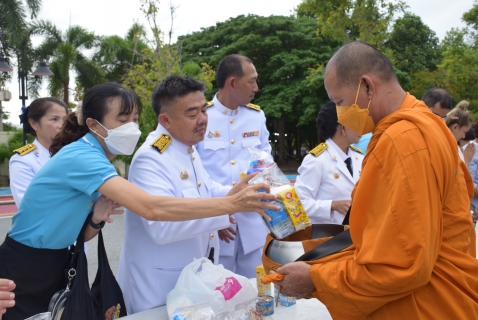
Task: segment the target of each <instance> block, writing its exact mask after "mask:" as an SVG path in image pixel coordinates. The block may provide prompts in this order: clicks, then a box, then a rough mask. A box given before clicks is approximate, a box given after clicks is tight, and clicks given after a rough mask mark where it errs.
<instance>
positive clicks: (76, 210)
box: [0, 83, 278, 320]
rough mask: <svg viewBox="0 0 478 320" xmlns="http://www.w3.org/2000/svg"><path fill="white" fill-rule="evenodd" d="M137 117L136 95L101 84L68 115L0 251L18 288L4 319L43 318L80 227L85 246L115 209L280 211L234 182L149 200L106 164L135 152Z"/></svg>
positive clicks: (174, 217)
mask: <svg viewBox="0 0 478 320" xmlns="http://www.w3.org/2000/svg"><path fill="white" fill-rule="evenodd" d="M139 111H140V102H139V99H138V97H137V96H136V94H134V93H133V92H132V91H130V90H128V89H126V88H123V87H122V86H120V85H119V84H115V83H106V84H102V85H98V86H95V87H93V88H91V89H90V90H88V92H87V93H86V95H85V97H84V99H83V107H82V110H80V111H79V112H78V115H75V114H70V115H69V116H68V118H67V120H66V122H65V124H64V126H63V128H62V131H61V132H60V133H59V134H58V135H57V136H56V137H55V138H54V140H53V143H52V145H51V147H50V151H51V153H52V154H53V157H52V159H51V160H50V161H48V162H47V163H46V164H45V165H44V166H43V168H42V169H41V170H40V171H39V172H38V173H37V174H36V175H35V177H34V178H33V180H32V182H31V183H30V185H29V186H28V188H27V190H26V192H25V195H24V197H23V200H22V203H21V205H20V208H19V211H18V213H17V214H16V215H15V216H14V217H13V224H12V227H11V229H10V230H9V232H8V235H7V237H6V239H5V242H4V243H3V244H2V245H1V246H0V261H2V263H0V278H5V279H11V280H13V281H14V282H15V284H16V288H15V289H14V291H13V292H14V293H15V300H16V304H15V306H14V307H13V308H11V309H8V310H7V312H6V313H5V314H4V315H3V317H4V318H3V319H4V320H11V319H25V318H27V317H30V316H32V315H34V314H37V313H41V312H45V311H46V310H47V309H48V303H49V301H50V298H51V296H52V295H53V294H54V293H55V292H56V291H58V290H61V289H64V288H65V286H66V283H65V278H64V273H63V270H64V268H65V267H66V266H67V264H68V262H69V261H68V250H67V247H68V246H69V245H71V244H72V243H73V242H74V241H75V240H76V238H77V237H78V234H79V232H80V230H81V228H82V226H83V225H84V224H85V223H87V225H88V226H87V228H86V230H85V234H84V237H85V240H86V241H87V240H89V239H91V238H93V237H94V236H95V235H96V234H97V233H98V232H99V229H100V228H102V227H103V225H104V223H105V221H108V222H112V220H111V219H110V217H109V216H110V215H111V214H115V213H122V210H118V209H117V208H118V206H120V205H122V206H125V207H126V208H128V209H130V210H131V211H133V212H136V213H137V214H139V215H141V216H143V217H145V218H146V219H148V220H170V221H181V220H192V219H199V218H205V217H211V216H218V215H223V214H232V213H235V212H247V211H255V212H258V213H260V214H262V215H265V213H264V211H263V209H265V208H267V209H273V210H277V209H278V208H277V207H276V206H273V205H271V204H268V203H266V202H261V201H260V200H261V199H268V200H272V199H274V196H272V195H270V194H263V193H257V192H256V191H257V190H259V189H261V188H266V190H268V187H267V186H266V185H265V184H260V185H255V186H250V187H247V185H246V184H245V183H241V184H238V185H237V186H236V187H234V188H233V192H231V193H230V194H233V195H231V196H229V197H225V198H212V199H194V198H189V199H187V198H180V199H179V198H174V197H164V196H152V195H149V194H147V193H146V192H144V191H143V190H141V189H140V188H138V187H137V186H135V185H133V184H131V183H129V182H128V181H127V180H125V179H123V178H121V177H119V176H118V174H117V173H116V170H115V168H114V166H113V165H112V164H111V162H110V161H111V160H112V159H113V158H114V157H115V155H117V154H131V153H132V152H133V151H134V148H135V146H136V143H137V141H138V138H139V135H140V133H141V132H140V131H139V130H138V126H137V122H138V116H139ZM236 192H237V193H236ZM100 194H101V195H100ZM106 198H108V199H110V201H106ZM98 199H103V201H98ZM98 206H101V208H97V207H98ZM93 207H95V210H94V211H93Z"/></svg>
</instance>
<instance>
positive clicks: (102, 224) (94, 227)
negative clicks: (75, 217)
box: [88, 213, 105, 230]
mask: <svg viewBox="0 0 478 320" xmlns="http://www.w3.org/2000/svg"><path fill="white" fill-rule="evenodd" d="M92 218H93V213H90V214H89V215H88V224H89V225H90V227H92V228H93V229H96V230H99V229H102V228H103V227H104V226H105V222H104V221H101V223H100V224H96V223H94V222H93V220H92Z"/></svg>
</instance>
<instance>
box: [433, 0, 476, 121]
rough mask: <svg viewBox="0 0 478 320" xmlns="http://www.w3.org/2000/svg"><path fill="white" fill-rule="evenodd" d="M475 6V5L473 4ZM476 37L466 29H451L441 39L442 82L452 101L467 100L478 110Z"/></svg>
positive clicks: (472, 107)
mask: <svg viewBox="0 0 478 320" xmlns="http://www.w3.org/2000/svg"><path fill="white" fill-rule="evenodd" d="M475 6H476V5H475ZM476 41H477V40H476V38H475V37H474V35H473V33H471V32H470V31H469V30H467V29H461V30H459V29H452V30H450V31H449V32H448V33H447V35H446V37H445V39H444V40H443V43H442V47H443V62H442V64H441V65H440V66H439V69H440V70H442V71H444V77H443V82H445V83H446V88H447V90H448V91H450V93H451V94H452V97H453V98H454V99H453V100H454V102H458V101H459V100H468V101H469V102H470V109H471V110H472V111H473V112H477V111H478V105H476V103H477V102H478V72H477V71H478V50H477V49H478V48H477V46H476V45H475V43H476Z"/></svg>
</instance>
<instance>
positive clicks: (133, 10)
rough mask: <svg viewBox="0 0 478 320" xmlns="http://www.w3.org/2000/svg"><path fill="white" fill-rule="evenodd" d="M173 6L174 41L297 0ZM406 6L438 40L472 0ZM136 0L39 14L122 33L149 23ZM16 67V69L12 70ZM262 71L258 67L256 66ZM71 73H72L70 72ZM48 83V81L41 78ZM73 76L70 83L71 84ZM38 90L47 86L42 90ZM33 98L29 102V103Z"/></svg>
mask: <svg viewBox="0 0 478 320" xmlns="http://www.w3.org/2000/svg"><path fill="white" fill-rule="evenodd" d="M172 1H173V4H174V6H177V7H178V8H177V9H176V13H175V20H174V29H173V32H174V33H173V42H174V41H175V40H176V39H177V37H178V36H180V35H184V34H187V33H191V32H194V31H199V30H200V29H201V28H202V27H209V26H212V25H215V24H216V22H222V21H225V20H227V19H229V18H231V17H235V16H238V15H240V14H245V15H247V14H257V15H262V16H270V15H285V16H288V15H291V14H292V12H293V9H294V8H295V7H296V6H297V5H298V4H299V3H300V2H301V0H288V1H284V0H282V1H281V0H241V1H231V0H202V1H198V0H172ZM406 2H407V3H408V5H409V9H408V10H409V11H411V12H412V13H414V14H416V15H418V16H420V17H421V18H422V21H423V22H424V23H425V24H427V25H428V26H429V27H430V28H431V29H432V30H433V31H435V32H436V34H437V36H438V37H439V38H440V40H442V39H443V38H444V36H445V34H446V32H447V31H448V30H450V29H451V28H454V27H455V28H456V27H463V26H464V24H463V22H462V21H461V17H462V15H463V13H464V12H465V11H467V10H469V9H470V8H471V7H472V5H473V3H472V1H471V0H455V1H448V0H447V1H445V0H407V1H406ZM140 5H141V4H140V1H139V0H81V1H79V0H76V1H75V0H43V1H42V10H41V12H40V14H39V18H40V19H44V20H49V21H51V22H52V23H53V24H55V25H56V26H57V27H58V28H60V29H61V30H63V31H64V30H66V29H67V28H68V26H70V25H80V26H82V27H85V28H87V29H88V30H90V31H94V32H95V33H96V34H98V35H119V36H124V35H125V34H126V31H127V30H128V28H129V27H130V26H131V25H132V24H133V22H134V21H138V22H139V23H142V24H144V25H145V26H146V25H147V22H146V20H145V18H144V15H143V14H142V13H141V11H140V10H139V9H140ZM168 5H169V0H164V1H162V2H161V4H160V12H159V19H158V21H159V22H160V27H161V29H162V30H164V31H165V32H167V31H168V30H169V28H170V24H171V18H170V13H169V9H168ZM39 43H41V38H36V39H34V45H35V46H36V45H38V44H39ZM16 72H17V70H14V73H16ZM259 72H260V70H259ZM72 78H73V77H72ZM45 82H46V81H45ZM74 86H75V84H74V79H72V80H71V82H70V88H74ZM6 87H7V89H8V90H9V91H11V92H12V100H10V101H9V102H3V108H4V110H6V111H9V112H10V119H9V120H8V121H10V122H12V123H13V124H19V118H18V114H19V113H20V110H21V100H19V99H18V96H19V94H18V81H17V79H16V77H15V78H14V79H13V80H12V81H11V82H10V83H7V84H6ZM41 94H42V95H46V94H47V91H46V90H42V92H41ZM30 101H31V100H29V101H27V105H29V103H30Z"/></svg>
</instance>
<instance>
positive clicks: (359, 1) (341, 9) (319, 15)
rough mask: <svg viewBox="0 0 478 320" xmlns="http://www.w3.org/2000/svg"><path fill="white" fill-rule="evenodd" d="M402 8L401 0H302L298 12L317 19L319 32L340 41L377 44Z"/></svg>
mask: <svg viewBox="0 0 478 320" xmlns="http://www.w3.org/2000/svg"><path fill="white" fill-rule="evenodd" d="M405 8H406V4H405V2H404V1H402V0H397V1H393V0H355V1H353V0H304V1H303V2H302V3H301V4H300V5H299V6H298V7H297V15H298V16H299V17H310V18H315V19H317V21H318V22H319V26H318V32H319V34H322V35H325V36H331V37H332V38H334V39H336V40H338V41H340V42H342V43H347V42H350V41H355V40H361V41H364V42H367V43H369V44H371V45H373V46H375V47H377V48H380V47H381V46H382V45H383V43H384V42H385V40H386V39H387V38H388V30H389V28H390V27H391V24H392V22H393V19H394V17H395V15H396V14H397V13H400V12H403V11H404V9H405Z"/></svg>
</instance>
